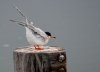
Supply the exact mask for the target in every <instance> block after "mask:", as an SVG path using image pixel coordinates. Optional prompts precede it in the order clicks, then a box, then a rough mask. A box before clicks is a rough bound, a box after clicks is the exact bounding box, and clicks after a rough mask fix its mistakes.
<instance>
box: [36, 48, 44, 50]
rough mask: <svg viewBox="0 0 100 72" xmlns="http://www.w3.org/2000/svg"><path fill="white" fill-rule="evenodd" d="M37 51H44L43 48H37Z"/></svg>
mask: <svg viewBox="0 0 100 72" xmlns="http://www.w3.org/2000/svg"><path fill="white" fill-rule="evenodd" d="M35 50H44V49H43V48H35Z"/></svg>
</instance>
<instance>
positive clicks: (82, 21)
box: [0, 0, 100, 72]
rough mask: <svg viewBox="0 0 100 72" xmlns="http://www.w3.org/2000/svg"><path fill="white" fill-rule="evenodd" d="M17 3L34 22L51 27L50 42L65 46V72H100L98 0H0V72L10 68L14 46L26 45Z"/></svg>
mask: <svg viewBox="0 0 100 72" xmlns="http://www.w3.org/2000/svg"><path fill="white" fill-rule="evenodd" d="M13 3H14V4H15V5H17V6H18V7H19V8H20V9H21V10H22V12H24V14H25V15H26V16H29V17H30V18H31V20H32V21H34V23H35V25H36V26H38V27H40V28H41V29H43V30H44V31H50V32H51V33H52V34H53V35H54V36H56V37H57V39H56V40H54V39H53V40H50V42H49V45H54V46H60V47H64V48H66V51H67V57H68V72H100V0H0V72H14V71H13V55H12V54H13V50H14V49H15V48H17V47H22V46H26V45H28V43H27V40H26V38H25V29H24V28H23V27H21V26H19V25H17V24H15V23H12V22H10V21H9V20H10V19H21V16H19V15H18V13H17V11H16V9H14V8H13V7H12V4H13Z"/></svg>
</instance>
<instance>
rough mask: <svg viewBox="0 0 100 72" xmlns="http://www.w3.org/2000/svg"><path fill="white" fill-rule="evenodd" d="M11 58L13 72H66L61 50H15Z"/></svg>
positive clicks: (63, 54) (62, 50) (63, 53)
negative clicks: (12, 60)
mask: <svg viewBox="0 0 100 72" xmlns="http://www.w3.org/2000/svg"><path fill="white" fill-rule="evenodd" d="M13 56H14V72H67V68H66V65H67V64H66V63H67V61H66V60H67V57H66V51H65V50H64V49H63V48H59V47H49V48H48V49H44V50H34V49H33V48H17V49H15V50H14V52H13Z"/></svg>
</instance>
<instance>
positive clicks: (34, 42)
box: [25, 27, 48, 45]
mask: <svg viewBox="0 0 100 72" xmlns="http://www.w3.org/2000/svg"><path fill="white" fill-rule="evenodd" d="M25 29H26V38H27V41H28V42H29V44H31V45H45V44H47V43H48V39H47V40H45V41H43V40H41V39H39V38H36V37H35V35H34V34H33V33H32V31H31V30H30V29H29V28H27V27H25Z"/></svg>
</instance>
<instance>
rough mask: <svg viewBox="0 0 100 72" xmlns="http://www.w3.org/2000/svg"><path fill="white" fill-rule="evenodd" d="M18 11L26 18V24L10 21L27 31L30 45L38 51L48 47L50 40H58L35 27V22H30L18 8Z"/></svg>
mask: <svg viewBox="0 0 100 72" xmlns="http://www.w3.org/2000/svg"><path fill="white" fill-rule="evenodd" d="M16 9H17V11H18V12H19V13H20V14H21V15H22V16H23V17H24V18H25V22H19V21H15V20H10V21H12V22H17V23H18V24H19V25H22V26H24V27H25V29H26V38H27V41H28V42H29V44H30V45H32V46H34V47H35V49H37V50H42V49H44V48H42V47H43V46H44V45H46V44H47V43H48V41H49V39H50V38H56V37H54V36H52V35H51V33H50V32H44V31H43V30H42V29H40V28H38V27H35V26H34V25H33V22H30V21H28V19H27V17H26V16H24V14H23V13H22V12H21V11H20V10H19V9H18V8H17V7H16Z"/></svg>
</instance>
